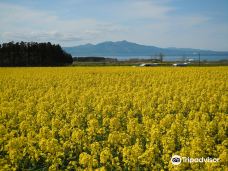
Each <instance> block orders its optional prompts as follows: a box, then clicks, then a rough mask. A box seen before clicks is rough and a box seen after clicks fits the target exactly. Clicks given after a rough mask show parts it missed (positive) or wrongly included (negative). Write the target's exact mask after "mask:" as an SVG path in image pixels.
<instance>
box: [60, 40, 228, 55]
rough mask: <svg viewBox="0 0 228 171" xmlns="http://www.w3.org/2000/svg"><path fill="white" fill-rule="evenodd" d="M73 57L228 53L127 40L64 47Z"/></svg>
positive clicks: (226, 53)
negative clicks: (157, 45)
mask: <svg viewBox="0 0 228 171" xmlns="http://www.w3.org/2000/svg"><path fill="white" fill-rule="evenodd" d="M63 49H64V50H65V51H66V52H68V53H70V54H71V55H72V56H132V57H134V56H153V55H157V54H159V53H163V54H164V55H177V56H178V55H194V54H198V53H199V52H200V53H201V54H202V55H227V56H228V52H217V51H211V50H200V49H191V48H173V47H172V48H159V47H155V46H146V45H140V44H136V43H132V42H128V41H126V40H123V41H117V42H111V41H107V42H103V43H99V44H96V45H93V44H85V45H80V46H74V47H64V48H63Z"/></svg>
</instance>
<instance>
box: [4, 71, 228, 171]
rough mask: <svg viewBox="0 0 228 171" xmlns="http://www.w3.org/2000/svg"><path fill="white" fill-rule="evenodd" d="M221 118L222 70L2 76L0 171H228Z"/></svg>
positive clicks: (224, 107) (226, 97) (224, 108)
mask: <svg viewBox="0 0 228 171" xmlns="http://www.w3.org/2000/svg"><path fill="white" fill-rule="evenodd" d="M227 114H228V67H187V68H172V67H155V68H140V67H62V68H61V67H59V68H57V67H56V68H55V67H53V68H0V169H1V170H4V171H5V170H26V169H27V170H148V171H151V170H209V171H214V170H225V169H227V167H228V138H227V134H228V130H227V126H228V115H227ZM173 155H179V156H186V157H191V158H202V157H204V158H207V157H210V158H219V162H214V163H212V162H203V163H188V162H182V163H181V164H179V165H173V164H172V162H171V157H172V156H173Z"/></svg>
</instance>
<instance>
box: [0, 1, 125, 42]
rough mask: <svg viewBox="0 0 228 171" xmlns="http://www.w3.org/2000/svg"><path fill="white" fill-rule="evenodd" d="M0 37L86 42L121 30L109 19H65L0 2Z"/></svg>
mask: <svg viewBox="0 0 228 171" xmlns="http://www.w3.org/2000/svg"><path fill="white" fill-rule="evenodd" d="M0 25H1V26H3V27H0V39H1V41H2V42H4V41H11V40H14V41H53V42H55V43H61V44H68V43H76V44H78V43H80V42H88V41H91V40H92V39H95V38H98V37H99V36H101V35H107V34H110V33H112V32H118V31H122V30H123V29H124V27H122V26H118V25H116V24H113V23H111V22H101V21H98V20H96V19H90V18H82V19H78V20H65V19H61V18H60V17H58V16H55V15H52V14H50V13H48V12H45V11H38V10H30V9H28V8H25V7H21V6H17V5H12V4H6V3H0Z"/></svg>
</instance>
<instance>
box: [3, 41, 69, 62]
mask: <svg viewBox="0 0 228 171" xmlns="http://www.w3.org/2000/svg"><path fill="white" fill-rule="evenodd" d="M72 62H73V59H72V56H71V55H70V54H67V53H66V52H64V51H63V50H62V48H61V47H60V46H59V45H52V44H51V43H49V42H48V43H36V42H20V43H18V42H17V43H14V42H9V43H3V44H2V45H0V66H59V65H66V64H71V63H72Z"/></svg>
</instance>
